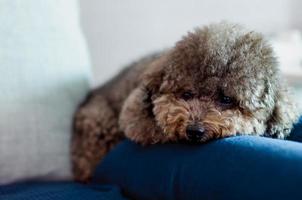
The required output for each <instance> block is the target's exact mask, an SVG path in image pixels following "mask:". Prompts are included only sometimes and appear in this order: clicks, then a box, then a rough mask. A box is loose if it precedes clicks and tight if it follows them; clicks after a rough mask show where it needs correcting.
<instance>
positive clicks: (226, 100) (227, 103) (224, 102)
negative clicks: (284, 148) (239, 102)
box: [217, 92, 236, 109]
mask: <svg viewBox="0 0 302 200" xmlns="http://www.w3.org/2000/svg"><path fill="white" fill-rule="evenodd" d="M217 102H218V104H219V105H220V106H221V107H223V108H225V109H228V108H231V107H233V106H235V104H236V100H235V99H234V98H232V97H230V96H226V95H224V93H223V92H220V93H219V95H218V99H217Z"/></svg>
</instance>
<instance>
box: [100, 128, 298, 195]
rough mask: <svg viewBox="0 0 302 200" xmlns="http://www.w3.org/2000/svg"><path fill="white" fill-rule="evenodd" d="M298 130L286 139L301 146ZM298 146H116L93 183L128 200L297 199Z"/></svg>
mask: <svg viewBox="0 0 302 200" xmlns="http://www.w3.org/2000/svg"><path fill="white" fill-rule="evenodd" d="M301 136H302V125H301V124H299V125H297V126H296V129H295V130H294V132H293V136H292V138H291V139H295V140H298V141H302V140H301V138H302V137H301ZM301 167H302V144H301V143H298V142H292V141H283V140H277V139H269V138H263V137H256V136H240V137H231V138H226V139H221V140H217V141H213V142H210V143H207V144H205V145H186V144H169V145H154V146H150V147H141V146H139V145H136V144H134V143H132V142H130V141H125V142H123V143H121V144H120V145H119V146H118V147H117V148H116V149H114V150H113V151H112V152H111V153H110V154H109V155H108V156H107V157H106V158H105V160H104V162H103V163H102V165H100V166H99V168H98V170H97V173H96V176H95V180H94V181H95V182H98V183H106V184H115V185H119V186H120V187H121V188H122V190H123V191H124V192H125V193H126V194H127V196H130V197H132V198H134V199H144V200H148V199H150V200H151V199H152V200H155V199H167V200H168V199H186V200H191V199H240V200H242V199H302V193H301V189H300V188H301V185H302V170H301Z"/></svg>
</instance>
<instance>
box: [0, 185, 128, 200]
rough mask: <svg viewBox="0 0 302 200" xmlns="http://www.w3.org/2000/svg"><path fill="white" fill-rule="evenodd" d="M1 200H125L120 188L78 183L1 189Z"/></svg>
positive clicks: (11, 186)
mask: <svg viewBox="0 0 302 200" xmlns="http://www.w3.org/2000/svg"><path fill="white" fill-rule="evenodd" d="M0 199H1V200H123V199H125V198H124V197H123V196H122V194H121V193H120V190H119V188H118V187H114V186H109V185H108V186H104V185H103V186H101V185H81V184H78V183H71V182H62V183H22V184H14V185H8V186H2V187H0Z"/></svg>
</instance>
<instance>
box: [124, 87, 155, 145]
mask: <svg viewBox="0 0 302 200" xmlns="http://www.w3.org/2000/svg"><path fill="white" fill-rule="evenodd" d="M151 101H152V100H151V93H150V91H149V90H147V89H146V88H145V87H142V86H140V87H138V88H136V89H135V90H133V91H132V92H131V94H130V95H129V96H128V98H127V99H126V101H125V102H124V105H123V108H122V111H121V113H120V116H119V126H120V129H121V131H123V132H124V133H125V135H126V137H128V138H129V139H131V140H133V141H135V142H138V143H140V144H143V145H146V144H152V143H157V142H158V141H160V135H161V134H159V133H160V128H159V127H158V126H157V124H156V122H155V118H154V115H153V111H152V109H153V106H152V102H151Z"/></svg>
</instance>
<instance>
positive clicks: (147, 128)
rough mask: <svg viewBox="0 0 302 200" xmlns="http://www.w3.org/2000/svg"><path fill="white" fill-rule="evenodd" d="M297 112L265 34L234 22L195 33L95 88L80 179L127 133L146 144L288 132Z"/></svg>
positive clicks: (77, 125)
mask: <svg viewBox="0 0 302 200" xmlns="http://www.w3.org/2000/svg"><path fill="white" fill-rule="evenodd" d="M297 119H298V112H297V108H296V106H295V104H294V103H293V101H292V100H291V97H290V95H289V93H288V90H287V87H286V85H285V84H284V83H283V81H282V78H281V77H280V73H279V70H278V63H277V60H276V58H275V56H274V53H273V50H272V48H271V47H270V45H269V44H268V43H267V41H266V40H265V39H264V38H263V37H262V35H261V34H259V33H256V32H253V31H248V30H246V29H244V28H243V27H241V26H239V25H235V24H229V23H225V22H223V23H218V24H212V25H209V26H204V27H202V28H198V29H196V30H195V31H193V32H189V33H188V34H187V35H186V36H184V37H183V38H182V39H181V40H180V41H179V42H177V43H176V45H175V46H174V47H173V48H171V49H168V50H166V51H163V52H160V53H157V54H154V55H150V56H147V57H145V58H143V59H141V60H139V61H138V62H136V63H133V64H132V65H130V66H129V67H127V68H126V69H125V70H124V71H122V72H121V73H120V74H119V75H118V76H116V77H115V78H114V79H113V80H111V81H110V82H108V83H107V84H105V85H104V86H102V87H100V88H97V89H95V90H93V91H92V92H91V93H90V94H89V95H88V96H87V98H86V100H85V101H84V102H83V103H82V104H81V105H80V107H79V108H78V110H77V112H76V113H75V118H74V135H73V141H72V150H71V151H72V161H73V170H74V175H75V179H77V180H81V181H85V180H88V179H89V177H90V176H91V174H92V173H93V170H94V168H95V167H96V165H97V163H99V161H100V160H101V159H102V158H103V157H104V155H105V154H106V153H107V152H108V151H109V150H110V149H112V147H114V146H115V145H116V144H117V143H118V142H119V141H120V140H122V139H123V138H125V137H127V138H130V139H131V140H133V141H135V142H137V143H140V144H142V145H148V144H155V143H167V142H182V141H187V142H194V143H203V142H206V141H209V140H212V139H218V138H224V137H229V136H235V135H239V134H248V135H258V136H268V137H273V138H280V139H283V138H286V137H287V136H288V135H289V133H290V131H291V129H292V127H293V124H294V123H295V122H296V121H297Z"/></svg>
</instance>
